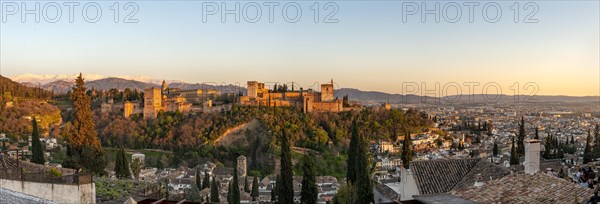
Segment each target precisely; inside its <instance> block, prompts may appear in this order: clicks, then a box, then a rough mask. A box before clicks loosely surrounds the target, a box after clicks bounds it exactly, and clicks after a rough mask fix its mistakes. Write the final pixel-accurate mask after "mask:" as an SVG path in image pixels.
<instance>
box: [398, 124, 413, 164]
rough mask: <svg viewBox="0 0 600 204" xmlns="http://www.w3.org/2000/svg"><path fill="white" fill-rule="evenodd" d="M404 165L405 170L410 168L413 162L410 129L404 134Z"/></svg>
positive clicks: (402, 156)
mask: <svg viewBox="0 0 600 204" xmlns="http://www.w3.org/2000/svg"><path fill="white" fill-rule="evenodd" d="M401 158H402V165H403V166H404V168H405V169H408V168H409V165H410V162H411V161H412V138H410V132H409V131H408V129H407V130H406V133H404V142H403V143H402V155H401Z"/></svg>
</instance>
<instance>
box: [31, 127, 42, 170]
mask: <svg viewBox="0 0 600 204" xmlns="http://www.w3.org/2000/svg"><path fill="white" fill-rule="evenodd" d="M31 126H32V127H33V130H32V133H31V153H32V158H31V162H33V163H36V164H44V163H46V160H45V159H44V150H43V149H42V148H43V147H42V142H40V132H39V130H38V125H37V121H36V119H35V117H33V119H32V120H31Z"/></svg>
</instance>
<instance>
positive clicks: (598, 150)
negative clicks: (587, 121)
mask: <svg viewBox="0 0 600 204" xmlns="http://www.w3.org/2000/svg"><path fill="white" fill-rule="evenodd" d="M592 155H593V157H596V158H597V157H600V127H598V125H596V127H595V128H594V149H593V153H592Z"/></svg>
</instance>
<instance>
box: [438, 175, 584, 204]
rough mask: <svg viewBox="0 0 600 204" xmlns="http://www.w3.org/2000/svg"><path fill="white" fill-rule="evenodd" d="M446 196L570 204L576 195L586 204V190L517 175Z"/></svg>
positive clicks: (558, 181)
mask: <svg viewBox="0 0 600 204" xmlns="http://www.w3.org/2000/svg"><path fill="white" fill-rule="evenodd" d="M448 194H450V195H454V196H458V197H461V198H464V199H467V200H471V201H475V202H479V203H542V204H543V203H548V204H550V203H552V204H553V203H573V201H574V200H575V195H577V197H578V199H579V201H581V202H582V203H585V201H587V200H588V199H589V198H590V197H592V195H593V191H592V190H591V189H589V188H584V187H580V186H578V185H577V184H574V183H571V182H569V181H567V180H564V179H561V178H558V177H554V176H549V175H546V174H543V173H536V174H534V175H529V174H524V173H517V174H513V175H509V176H505V177H504V178H501V179H498V180H493V181H488V182H485V184H484V185H483V186H480V187H476V186H471V187H465V188H461V189H454V190H452V191H450V192H449V193H448Z"/></svg>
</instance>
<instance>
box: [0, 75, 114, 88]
mask: <svg viewBox="0 0 600 204" xmlns="http://www.w3.org/2000/svg"><path fill="white" fill-rule="evenodd" d="M77 76H79V74H56V75H51V74H47V75H37V74H21V75H17V76H13V77H9V78H11V79H12V80H13V81H16V82H19V83H31V84H38V83H39V84H42V85H44V84H47V83H50V82H55V81H68V82H74V81H75V78H77ZM84 78H85V79H86V80H98V79H102V78H106V77H104V76H102V75H97V74H86V75H84Z"/></svg>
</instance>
